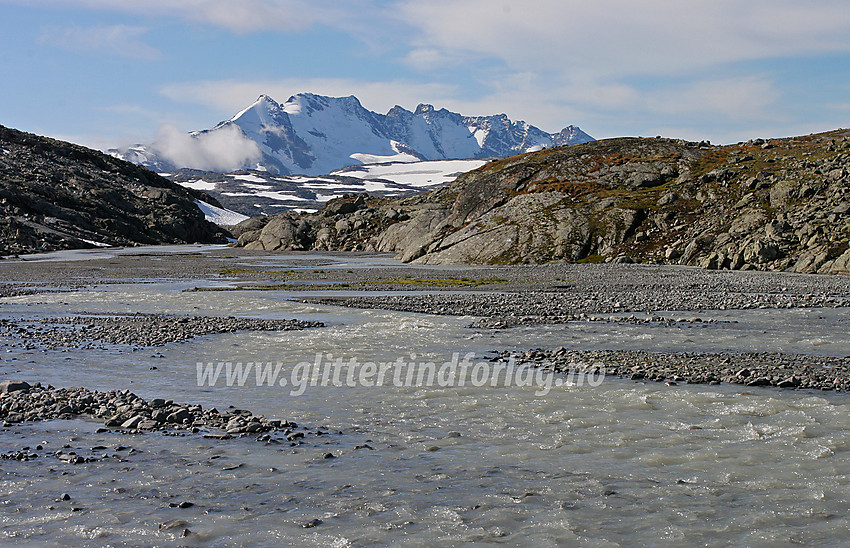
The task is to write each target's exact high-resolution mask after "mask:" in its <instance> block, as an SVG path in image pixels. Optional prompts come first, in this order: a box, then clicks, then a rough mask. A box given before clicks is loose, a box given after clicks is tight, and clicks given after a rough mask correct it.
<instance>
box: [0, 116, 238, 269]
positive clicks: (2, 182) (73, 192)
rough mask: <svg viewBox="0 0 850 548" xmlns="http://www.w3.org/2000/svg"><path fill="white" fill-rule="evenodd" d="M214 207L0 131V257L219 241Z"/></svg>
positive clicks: (117, 166) (123, 167)
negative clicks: (210, 216) (208, 211)
mask: <svg viewBox="0 0 850 548" xmlns="http://www.w3.org/2000/svg"><path fill="white" fill-rule="evenodd" d="M196 200H204V201H207V202H211V203H212V204H213V205H219V204H218V203H217V202H215V200H212V199H211V198H209V197H208V196H205V195H204V194H202V193H200V192H193V191H191V190H188V189H184V188H183V187H181V186H179V185H177V184H175V183H173V182H171V181H169V180H167V179H164V178H162V177H160V176H159V175H157V174H155V173H153V172H150V171H148V170H147V169H145V168H143V167H141V166H138V165H135V164H131V163H129V162H125V161H123V160H119V159H116V158H113V157H112V156H109V155H107V154H103V153H101V152H98V151H95V150H91V149H87V148H85V147H81V146H78V145H73V144H71V143H66V142H63V141H57V140H54V139H48V138H46V137H40V136H37V135H33V134H30V133H24V132H21V131H17V130H14V129H10V128H6V127H3V126H0V255H10V254H21V253H35V252H42V251H54V250H59V249H81V248H91V247H98V246H107V245H113V246H117V245H120V246H129V245H141V244H147V245H152V244H172V243H193V242H203V243H212V242H224V241H226V237H225V233H224V232H223V231H222V229H220V228H219V227H217V226H216V225H214V224H212V223H209V222H207V221H206V220H205V219H204V214H203V213H202V212H201V210H200V209H199V208H198V206H197V205H196V203H195V201H196Z"/></svg>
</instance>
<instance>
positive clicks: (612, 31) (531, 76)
mask: <svg viewBox="0 0 850 548" xmlns="http://www.w3.org/2000/svg"><path fill="white" fill-rule="evenodd" d="M0 48H2V50H0V77H2V81H3V85H2V86H0V124H3V125H6V126H10V127H15V128H19V129H23V130H26V131H31V132H35V133H40V134H44V135H50V136H54V137H58V138H63V139H67V140H70V141H74V142H78V143H81V144H85V145H88V146H94V147H97V148H106V147H109V146H115V145H125V144H130V143H133V142H149V141H152V140H153V139H155V137H156V135H157V134H158V133H161V132H162V131H164V130H165V128H173V127H176V128H178V129H179V130H181V131H190V130H195V129H202V128H206V127H211V126H212V125H214V124H216V123H217V122H219V121H221V120H224V119H227V118H230V117H231V116H232V115H233V114H235V113H236V112H237V111H239V110H241V109H242V108H243V107H245V106H247V105H249V104H251V103H252V102H253V101H254V100H255V99H256V98H257V96H258V95H260V94H261V93H265V94H268V95H270V96H271V97H273V98H275V99H277V100H278V101H280V102H282V101H285V100H286V99H287V98H288V97H289V96H290V95H293V94H295V93H299V92H312V93H319V94H323V95H333V96H342V95H356V96H357V97H359V98H360V100H361V102H362V103H363V105H364V106H365V107H366V108H369V109H372V110H375V111H379V112H386V111H387V110H388V109H389V108H391V107H392V106H393V105H395V104H399V105H401V106H403V107H406V108H408V109H413V108H414V107H415V106H416V105H417V104H418V103H423V102H424V103H431V104H434V105H435V106H437V107H446V108H449V109H450V110H454V111H457V112H461V113H463V114H467V115H486V114H497V113H505V114H507V115H508V116H510V117H511V118H512V119H515V120H516V119H523V120H526V121H528V122H530V123H532V124H534V125H536V126H538V127H540V128H541V129H544V130H546V131H557V130H559V129H561V128H562V127H564V126H566V125H568V124H577V125H579V126H581V128H582V129H584V130H585V131H586V132H588V133H590V134H591V135H593V136H594V137H597V138H603V137H614V136H621V135H647V136H649V135H665V136H670V137H682V138H688V139H710V140H711V141H712V142H721V143H723V142H735V141H738V140H745V139H749V138H754V137H778V136H787V135H799V134H806V133H810V132H816V131H825V130H829V129H834V128H837V127H847V126H850V120H848V118H850V3H848V2H846V0H841V1H832V0H821V1H818V2H800V1H799V0H796V1H786V0H749V1H747V2H741V1H739V0H734V1H732V0H711V1H688V2H685V1H679V0H644V1H640V2H638V1H634V0H596V1H594V2H588V1H586V0H582V1H573V0H526V1H524V2H501V1H497V0H435V1H428V0H416V1H412V0H396V1H390V0H384V1H379V0H347V1H346V0H337V1H323V0H312V1H306V0H180V1H176V0H146V1H140V0H137V1H127V0H26V1H24V0H0Z"/></svg>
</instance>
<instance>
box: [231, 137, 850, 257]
mask: <svg viewBox="0 0 850 548" xmlns="http://www.w3.org/2000/svg"><path fill="white" fill-rule="evenodd" d="M848 136H850V131H844V130H837V131H833V132H828V133H823V134H818V135H810V136H805V137H795V138H787V139H775V140H770V141H764V140H761V139H756V140H753V141H749V142H746V143H739V144H736V145H727V146H712V145H710V144H709V143H707V142H701V143H695V142H686V141H682V140H671V139H661V138H655V139H646V138H622V139H610V140H604V141H596V142H592V143H586V144H580V145H572V146H569V147H558V148H553V149H546V150H543V151H541V152H536V153H530V154H525V155H520V156H514V157H511V158H506V159H504V160H498V161H494V162H490V163H488V164H486V165H485V166H483V167H481V168H479V169H477V170H475V171H471V172H469V173H466V174H464V175H461V176H460V177H458V179H457V180H456V181H455V182H453V183H451V184H449V185H447V186H445V187H443V188H440V189H438V190H435V191H432V192H430V193H427V194H423V195H420V196H416V197H413V198H408V199H405V200H396V201H391V200H377V199H372V198H368V197H364V196H361V197H354V196H349V197H346V198H344V199H341V200H339V201H332V202H330V203H329V204H328V206H327V207H326V208H325V209H324V210H323V211H320V212H319V213H317V214H314V215H302V216H297V215H293V214H287V215H285V216H279V217H275V218H272V219H267V220H263V221H253V220H252V221H246V223H245V226H244V228H245V229H246V230H245V231H244V232H245V233H244V234H243V235H242V236H241V237H240V240H239V242H240V245H245V246H246V247H253V248H257V249H266V250H287V249H326V250H334V249H339V250H358V249H359V250H369V251H371V250H374V251H384V252H395V253H397V254H398V256H399V257H400V258H401V259H403V260H405V261H413V262H418V263H427V264H438V263H489V264H507V263H541V262H550V261H570V262H603V261H606V262H611V261H622V262H646V263H660V264H682V265H694V266H700V267H703V268H709V269H735V270H738V269H744V270H747V269H759V270H790V271H794V272H817V273H847V272H850V245H849V244H850V214H848V211H850V138H848ZM251 223H253V224H251ZM258 223H259V224H258ZM260 225H262V226H260Z"/></svg>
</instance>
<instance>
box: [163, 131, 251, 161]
mask: <svg viewBox="0 0 850 548" xmlns="http://www.w3.org/2000/svg"><path fill="white" fill-rule="evenodd" d="M152 148H153V149H154V151H155V152H156V153H157V154H159V155H161V156H162V157H163V158H165V159H166V160H168V161H169V162H171V163H173V164H174V165H175V166H177V167H188V168H191V169H202V170H208V171H223V172H227V171H234V170H237V169H240V168H242V167H243V166H246V165H251V164H253V163H255V162H257V161H259V160H260V158H261V157H262V153H261V152H260V148H259V147H258V146H257V143H255V142H254V141H251V140H250V139H248V138H247V137H245V136H244V135H243V134H242V131H240V130H239V128H237V127H235V126H226V127H224V128H222V129H220V130H218V131H215V132H212V133H198V134H194V135H193V134H188V133H184V132H182V131H180V130H179V129H177V128H176V127H174V126H171V125H163V126H161V127H160V128H159V134H158V136H157V139H156V141H155V142H154V144H153V145H152Z"/></svg>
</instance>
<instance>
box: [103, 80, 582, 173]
mask: <svg viewBox="0 0 850 548" xmlns="http://www.w3.org/2000/svg"><path fill="white" fill-rule="evenodd" d="M213 135H216V136H217V137H213ZM225 136H226V138H225ZM190 137H192V139H193V140H194V141H192V142H189V144H194V145H197V147H199V149H201V150H200V151H199V152H202V153H199V154H189V153H188V152H191V151H188V152H187V151H186V150H181V151H176V150H175V151H169V150H168V149H166V148H164V145H163V144H160V143H155V144H154V145H151V146H150V147H149V148H146V149H144V147H143V149H144V150H143V151H142V152H139V151H135V150H134V151H130V150H129V149H128V150H126V151H116V154H118V155H119V156H122V157H124V158H127V159H131V160H135V161H138V162H139V163H142V164H143V165H150V166H157V169H160V170H161V171H166V170H171V169H172V168H173V169H178V168H181V167H194V168H197V169H204V166H202V165H198V164H197V161H196V159H197V158H212V157H215V156H216V155H220V150H227V151H234V150H236V151H243V152H244V157H245V158H251V161H250V162H248V160H246V161H245V162H246V165H243V166H242V167H243V168H251V169H256V168H260V169H267V170H269V171H271V172H275V173H281V174H290V173H299V174H305V175H325V174H327V173H330V172H331V171H334V170H336V169H340V168H342V167H346V166H350V165H356V164H357V163H366V162H368V163H381V162H395V161H411V158H418V159H420V160H448V159H479V158H492V157H504V156H511V155H514V154H519V153H523V152H529V151H532V150H539V149H541V148H546V147H551V146H556V145H562V144H574V143H579V142H586V141H588V140H593V138H592V137H590V136H589V135H587V134H586V133H584V132H582V131H581V130H580V129H578V128H577V127H575V126H568V127H567V128H564V129H563V130H562V131H560V132H559V133H556V134H550V133H546V132H544V131H542V130H540V129H538V128H536V127H535V126H533V125H530V124H527V123H525V122H512V121H511V120H510V119H509V118H508V117H507V116H506V115H505V114H499V115H495V116H474V117H472V116H463V115H461V114H458V113H455V112H451V111H449V110H446V109H444V108H440V109H436V108H435V107H434V105H431V104H428V103H422V104H420V105H418V106H417V107H416V110H415V111H414V112H410V111H409V110H406V109H405V108H403V107H401V106H398V105H396V106H394V107H393V108H391V109H390V110H389V112H387V114H378V113H376V112H373V111H370V110H367V109H366V108H364V107H363V105H362V104H361V103H360V100H359V99H358V98H357V97H355V96H354V95H349V96H347V97H327V96H324V95H316V94H313V93H299V94H297V95H293V96H291V97H290V98H289V99H288V100H287V101H286V102H285V103H283V104H279V103H277V102H276V101H275V100H274V99H272V98H271V97H270V96H269V95H266V94H262V95H260V96H259V97H258V98H257V100H256V101H255V102H254V103H253V104H252V105H251V106H249V107H248V108H246V109H244V110H242V111H241V112H239V113H238V114H237V115H236V116H234V117H233V118H231V119H230V120H228V121H226V122H223V123H221V124H219V125H218V126H216V127H214V128H212V129H210V130H205V131H199V132H193V133H191V134H190ZM224 144H226V146H224ZM257 151H259V152H257ZM249 152H250V154H249ZM258 156H261V159H260V161H259V162H257V161H256V158H257V157H258ZM185 158H192V159H193V161H195V165H192V166H186V165H184V161H185V160H184V159H185ZM207 164H209V165H210V166H211V165H213V162H207ZM207 167H209V166H207ZM211 169H212V170H215V168H211Z"/></svg>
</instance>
